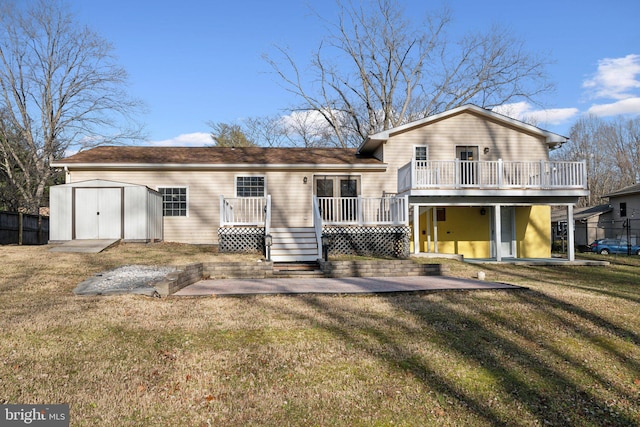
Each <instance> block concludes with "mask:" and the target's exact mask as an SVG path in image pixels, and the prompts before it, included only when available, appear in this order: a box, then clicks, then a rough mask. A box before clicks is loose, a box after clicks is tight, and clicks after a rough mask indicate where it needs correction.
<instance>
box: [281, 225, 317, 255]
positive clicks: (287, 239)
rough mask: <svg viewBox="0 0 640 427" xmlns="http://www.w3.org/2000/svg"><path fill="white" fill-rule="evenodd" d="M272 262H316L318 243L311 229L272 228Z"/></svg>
mask: <svg viewBox="0 0 640 427" xmlns="http://www.w3.org/2000/svg"><path fill="white" fill-rule="evenodd" d="M270 234H271V236H272V239H273V246H271V260H272V261H273V262H314V261H317V260H318V243H317V241H316V233H315V230H314V228H313V227H300V228H272V229H271V230H270Z"/></svg>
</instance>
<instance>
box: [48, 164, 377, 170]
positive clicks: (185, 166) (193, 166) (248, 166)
mask: <svg viewBox="0 0 640 427" xmlns="http://www.w3.org/2000/svg"><path fill="white" fill-rule="evenodd" d="M51 167H55V168H62V167H66V168H68V169H121V170H134V169H146V170H148V169H168V170H178V169H181V170H183V169H190V170H247V169H250V170H256V169H273V170H276V169H280V170H281V169H288V170H319V169H348V170H353V169H365V170H386V169H387V164H386V163H381V164H377V165H371V164H363V163H354V164H346V165H342V164H329V163H327V164H304V163H300V164H259V163H256V164H246V163H240V164H211V163H209V164H206V163H64V162H52V163H51Z"/></svg>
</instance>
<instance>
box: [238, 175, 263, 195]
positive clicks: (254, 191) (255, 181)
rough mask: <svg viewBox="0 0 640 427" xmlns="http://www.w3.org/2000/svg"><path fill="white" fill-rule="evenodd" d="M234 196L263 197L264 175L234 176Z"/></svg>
mask: <svg viewBox="0 0 640 427" xmlns="http://www.w3.org/2000/svg"><path fill="white" fill-rule="evenodd" d="M236 197H264V176H238V177H236Z"/></svg>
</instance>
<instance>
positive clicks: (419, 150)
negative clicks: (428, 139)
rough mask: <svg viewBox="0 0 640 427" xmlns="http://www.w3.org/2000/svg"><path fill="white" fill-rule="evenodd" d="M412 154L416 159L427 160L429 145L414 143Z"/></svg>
mask: <svg viewBox="0 0 640 427" xmlns="http://www.w3.org/2000/svg"><path fill="white" fill-rule="evenodd" d="M413 154H414V158H415V159H416V160H420V161H427V160H429V147H428V146H426V145H416V147H415V151H414V153H413Z"/></svg>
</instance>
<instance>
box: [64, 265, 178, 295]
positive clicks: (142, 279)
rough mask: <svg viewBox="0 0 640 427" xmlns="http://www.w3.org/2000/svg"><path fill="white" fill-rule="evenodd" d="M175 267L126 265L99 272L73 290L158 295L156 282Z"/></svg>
mask: <svg viewBox="0 0 640 427" xmlns="http://www.w3.org/2000/svg"><path fill="white" fill-rule="evenodd" d="M175 270H176V268H175V267H161V266H148V265H125V266H122V267H118V268H116V269H114V270H110V271H106V272H102V273H98V274H96V275H95V276H93V277H91V278H89V279H87V280H85V281H84V282H82V283H80V284H79V285H78V286H76V288H75V289H74V290H73V293H74V294H76V295H113V294H141V295H149V296H158V292H157V291H156V289H155V288H154V287H153V285H154V283H156V282H159V281H161V280H162V279H164V277H165V276H166V275H167V274H169V273H171V272H172V271H175Z"/></svg>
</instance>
